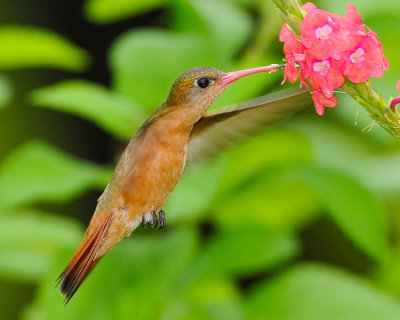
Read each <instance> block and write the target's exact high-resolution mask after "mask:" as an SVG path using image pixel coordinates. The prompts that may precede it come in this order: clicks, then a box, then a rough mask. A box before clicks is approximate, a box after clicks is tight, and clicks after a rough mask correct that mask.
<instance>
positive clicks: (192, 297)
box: [0, 0, 400, 320]
mask: <svg viewBox="0 0 400 320" xmlns="http://www.w3.org/2000/svg"><path fill="white" fill-rule="evenodd" d="M353 3H354V4H355V5H356V6H357V8H358V10H359V12H360V13H361V15H362V17H363V19H364V22H365V23H366V24H367V25H368V26H369V27H371V28H372V29H373V30H374V31H375V32H376V33H377V34H378V35H379V37H380V40H381V42H382V44H383V48H384V54H385V55H386V57H387V58H388V60H389V63H390V70H389V71H388V72H386V73H385V74H384V76H383V78H381V79H373V80H372V82H373V85H374V87H375V88H376V89H377V90H378V91H380V92H381V93H382V94H383V95H384V96H385V98H386V99H389V97H391V96H396V95H397V94H398V92H396V88H395V83H396V82H397V81H398V80H399V79H400V60H399V58H398V53H399V49H400V48H399V34H400V18H399V15H398V12H399V10H400V2H399V1H396V0H382V1H369V0H356V1H353ZM317 5H318V6H319V7H320V8H322V9H325V10H328V11H332V12H334V13H337V14H340V15H344V13H345V8H346V5H347V2H346V1H344V0H339V1H328V0H323V1H318V3H317ZM281 25H282V21H281V20H280V18H279V15H278V13H277V11H276V9H275V8H274V6H273V4H272V2H271V1H270V0H218V1H217V0H87V1H85V2H81V1H50V0H29V1H28V0H25V1H9V0H3V1H1V3H0V136H1V140H0V190H1V192H0V310H1V316H0V318H1V319H5V320H8V319H24V320H41V319H50V320H52V319H96V320H102V319H162V320H169V319H171V320H172V319H173V320H175V319H182V320H183V319H185V320H186V319H206V320H207V319H210V320H211V319H233V320H236V319H238V320H239V319H268V320H358V319H360V320H361V319H362V320H396V319H400V301H399V296H400V243H399V240H400V219H399V210H400V200H399V199H400V197H399V196H400V144H399V140H398V139H395V138H393V137H391V136H390V135H389V134H388V133H387V132H385V131H383V130H382V129H380V128H379V127H378V125H376V124H374V123H373V121H372V120H371V119H369V118H368V117H367V115H366V113H365V112H364V110H363V109H362V108H361V107H358V106H357V105H356V104H355V103H354V102H353V101H352V100H351V99H350V98H348V97H346V96H345V95H344V94H343V93H340V92H338V93H337V94H336V95H337V96H338V98H339V104H338V106H337V107H336V108H333V109H328V110H326V114H325V115H324V116H322V117H319V116H318V115H316V113H315V111H314V110H313V108H312V107H310V108H308V110H304V112H301V113H299V114H297V115H296V116H295V117H293V118H292V119H290V121H287V122H285V123H284V124H282V125H279V126H277V127H275V128H273V129H272V130H269V131H267V132H265V133H264V134H262V135H259V136H257V137H255V138H254V139H252V140H251V141H249V142H247V143H245V144H242V145H240V146H237V147H235V148H232V149H230V150H229V151H228V152H226V153H225V154H223V155H221V156H219V157H218V158H215V159H212V160H211V161H208V162H206V163H203V164H201V165H198V166H194V167H190V168H187V170H186V171H185V173H184V176H183V178H182V180H181V182H180V183H179V185H178V187H177V189H176V190H175V192H174V193H173V195H172V196H171V198H170V199H169V201H168V202H167V204H166V206H165V208H164V209H165V211H166V217H167V227H166V228H165V229H164V230H161V231H149V230H143V229H142V228H139V229H138V230H136V231H135V232H134V233H133V234H132V236H131V237H130V238H129V239H125V240H124V241H123V242H122V243H121V244H120V245H118V246H117V247H115V248H114V249H113V250H112V251H111V252H110V253H109V254H107V256H106V257H105V258H104V259H102V262H101V263H99V265H98V266H97V267H96V269H95V270H94V271H93V273H92V274H91V275H90V276H89V277H88V279H87V280H86V281H85V283H84V284H83V285H82V287H81V288H80V289H79V291H78V292H77V294H76V295H75V296H74V298H73V299H72V300H71V302H70V303H69V304H68V306H67V307H64V305H63V299H62V297H61V295H60V294H59V293H58V290H57V288H55V280H56V278H57V276H58V275H59V273H60V272H61V271H62V269H63V268H64V266H65V265H66V263H67V261H68V259H69V258H70V256H71V255H72V253H73V251H74V250H75V249H76V247H77V245H78V244H79V243H80V241H81V239H82V236H83V232H84V229H85V227H86V225H87V223H88V221H89V220H90V217H91V215H92V213H93V210H94V208H95V205H96V199H97V198H98V196H99V195H100V194H101V192H102V190H103V189H104V187H105V185H106V183H107V181H108V179H109V178H110V176H111V174H112V168H113V166H114V165H115V163H116V161H117V159H118V157H119V155H120V153H121V152H122V150H123V148H124V146H125V145H126V143H127V141H128V140H129V138H130V137H131V136H132V135H133V133H134V131H135V130H136V129H137V128H138V127H139V126H140V124H141V123H142V122H143V121H144V120H145V119H146V117H148V116H149V115H150V114H151V112H153V111H154V110H155V108H156V107H157V106H158V105H159V104H160V103H161V102H162V101H163V100H164V99H165V97H166V95H167V93H168V90H169V88H170V86H171V84H172V82H173V81H174V79H175V78H176V76H177V75H178V74H179V73H180V72H182V71H184V70H186V69H188V68H191V67H195V66H200V65H205V66H214V67H217V68H220V69H222V70H224V71H233V70H238V69H241V68H250V67H256V66H262V65H266V64H271V63H280V62H281V61H282V56H283V54H282V44H281V43H279V41H278V33H279V30H280V27H281ZM281 79H282V74H278V73H275V74H271V75H266V74H259V75H254V76H252V77H248V78H245V79H242V80H240V81H238V82H237V83H235V84H233V85H232V86H231V87H230V88H228V89H227V90H226V92H225V93H224V94H223V95H222V96H221V97H220V98H219V99H218V100H217V102H216V104H215V108H218V107H222V106H224V105H228V104H231V103H235V102H240V101H244V100H246V99H250V98H253V97H255V96H257V95H260V94H264V93H266V92H270V91H275V90H278V89H279V87H280V81H281ZM287 86H288V84H285V85H284V87H287Z"/></svg>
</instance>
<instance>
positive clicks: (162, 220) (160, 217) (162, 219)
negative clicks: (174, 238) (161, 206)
mask: <svg viewBox="0 0 400 320" xmlns="http://www.w3.org/2000/svg"><path fill="white" fill-rule="evenodd" d="M158 221H159V223H160V225H159V226H158V230H160V229H164V228H165V212H164V210H160V211H158Z"/></svg>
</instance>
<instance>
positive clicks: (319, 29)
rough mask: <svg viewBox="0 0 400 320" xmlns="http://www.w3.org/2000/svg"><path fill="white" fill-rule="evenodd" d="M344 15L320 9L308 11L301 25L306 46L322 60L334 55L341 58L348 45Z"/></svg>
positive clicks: (334, 57) (335, 57) (337, 58)
mask: <svg viewBox="0 0 400 320" xmlns="http://www.w3.org/2000/svg"><path fill="white" fill-rule="evenodd" d="M342 24H344V19H343V17H340V16H337V15H334V14H332V13H329V12H326V11H324V10H320V9H314V10H311V11H310V12H308V13H307V14H306V16H305V18H304V20H303V23H302V26H301V39H302V41H303V44H304V46H305V47H306V48H307V49H310V50H311V51H312V54H313V55H314V56H315V57H316V58H318V59H321V60H324V59H327V58H330V57H332V58H333V59H336V60H339V59H340V58H341V54H342V52H343V51H344V49H346V48H344V46H346V45H347V41H345V38H346V37H347V35H348V32H347V31H346V30H344V29H343V28H342Z"/></svg>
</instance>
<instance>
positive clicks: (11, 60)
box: [0, 25, 89, 71]
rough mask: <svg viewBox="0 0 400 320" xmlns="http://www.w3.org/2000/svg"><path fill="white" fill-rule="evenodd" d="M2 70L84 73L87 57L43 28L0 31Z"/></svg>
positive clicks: (10, 28) (11, 26) (13, 26)
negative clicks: (60, 70) (31, 69)
mask: <svg viewBox="0 0 400 320" xmlns="http://www.w3.org/2000/svg"><path fill="white" fill-rule="evenodd" d="M0 46H1V50H0V69H16V68H26V67H49V68H56V69H64V70H70V71H82V70H84V69H86V67H87V66H88V62H89V57H88V54H87V53H86V52H85V51H84V50H82V49H80V48H78V47H77V46H76V45H74V44H72V43H71V42H69V41H68V40H66V39H64V38H63V37H61V36H60V35H58V34H56V33H54V32H52V31H49V30H46V29H41V28H36V27H25V26H17V25H8V26H2V27H0Z"/></svg>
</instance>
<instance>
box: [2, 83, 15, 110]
mask: <svg viewBox="0 0 400 320" xmlns="http://www.w3.org/2000/svg"><path fill="white" fill-rule="evenodd" d="M12 91H13V90H12V87H11V84H10V82H9V81H8V79H7V78H5V77H3V76H0V109H2V108H4V107H6V106H7V104H9V103H10V100H11V98H12V94H13V92H12Z"/></svg>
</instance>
